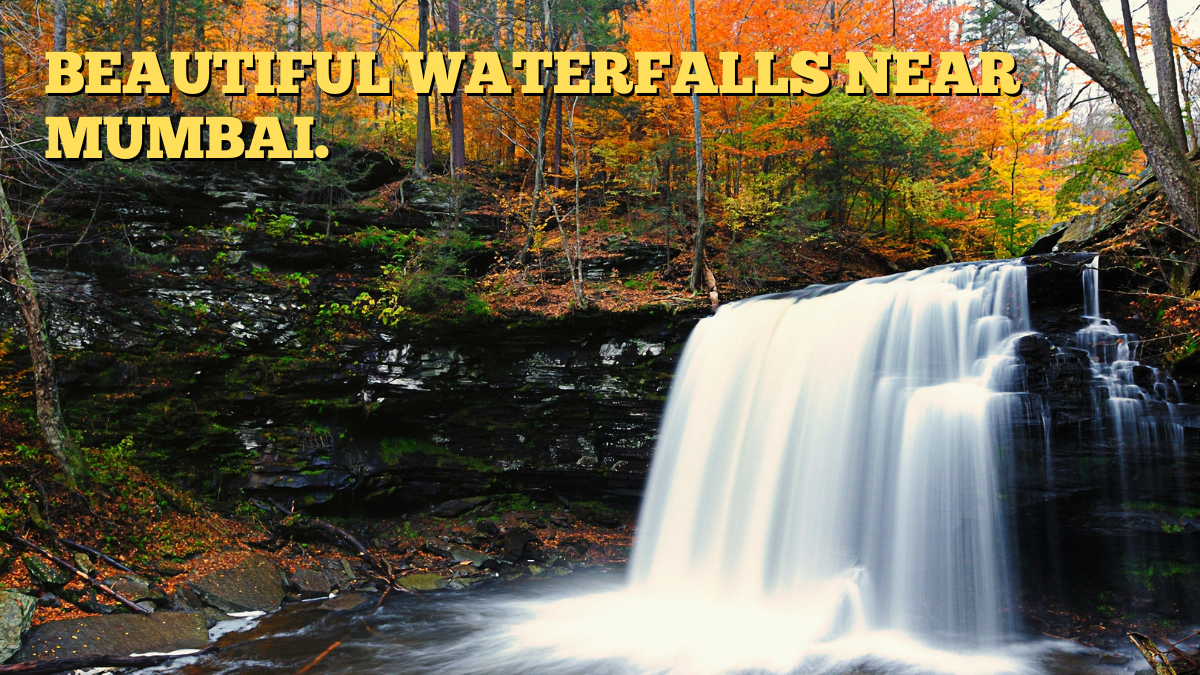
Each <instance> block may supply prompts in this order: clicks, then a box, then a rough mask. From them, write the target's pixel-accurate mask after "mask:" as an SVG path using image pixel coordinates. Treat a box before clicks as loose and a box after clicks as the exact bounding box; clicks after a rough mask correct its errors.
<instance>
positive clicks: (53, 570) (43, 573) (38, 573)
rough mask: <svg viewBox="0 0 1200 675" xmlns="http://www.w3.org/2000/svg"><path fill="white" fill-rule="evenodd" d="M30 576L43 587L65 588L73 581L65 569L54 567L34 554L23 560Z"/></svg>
mask: <svg viewBox="0 0 1200 675" xmlns="http://www.w3.org/2000/svg"><path fill="white" fill-rule="evenodd" d="M21 562H22V563H24V564H25V569H27V570H29V576H31V577H33V579H34V581H36V582H37V583H38V584H40V585H41V586H43V587H55V586H64V585H66V583H67V582H68V581H70V580H71V575H70V574H69V573H68V572H67V571H66V570H64V569H62V568H60V567H58V566H56V565H52V564H50V563H48V562H46V561H45V560H43V559H41V558H39V557H37V556H35V555H33V554H32V553H31V554H29V555H26V556H24V557H22V558H21Z"/></svg>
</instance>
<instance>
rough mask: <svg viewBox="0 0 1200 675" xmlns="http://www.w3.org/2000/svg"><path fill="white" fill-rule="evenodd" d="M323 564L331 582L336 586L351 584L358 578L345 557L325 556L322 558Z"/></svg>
mask: <svg viewBox="0 0 1200 675" xmlns="http://www.w3.org/2000/svg"><path fill="white" fill-rule="evenodd" d="M321 566H322V567H323V568H324V569H325V576H326V578H328V579H329V584H330V585H331V586H332V587H334V588H342V587H344V586H349V585H350V584H351V583H352V582H353V581H354V580H355V579H357V578H358V577H356V576H355V574H354V570H353V569H352V568H351V567H350V562H349V561H348V560H346V559H345V558H324V559H322V560H321Z"/></svg>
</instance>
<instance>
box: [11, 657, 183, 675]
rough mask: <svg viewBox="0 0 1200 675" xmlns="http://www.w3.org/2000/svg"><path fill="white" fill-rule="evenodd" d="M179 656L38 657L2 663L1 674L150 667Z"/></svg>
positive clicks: (48, 673)
mask: <svg viewBox="0 0 1200 675" xmlns="http://www.w3.org/2000/svg"><path fill="white" fill-rule="evenodd" d="M176 658H179V657H178V656H167V655H166V654H162V655H156V656H109V655H104V654H100V655H97V656H71V657H67V658H62V659H38V660H37V661H26V662H25V663H14V664H10V665H0V675H50V674H51V673H68V672H71V671H73V670H87V669H90V668H149V667H151V666H157V665H160V664H163V663H166V662H167V661H170V660H171V659H176Z"/></svg>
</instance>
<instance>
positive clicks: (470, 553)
mask: <svg viewBox="0 0 1200 675" xmlns="http://www.w3.org/2000/svg"><path fill="white" fill-rule="evenodd" d="M450 555H451V556H452V557H453V558H454V562H460V563H461V562H469V563H471V564H472V565H474V566H476V567H481V566H482V565H483V564H484V563H485V562H487V561H489V560H491V559H492V557H491V556H490V555H488V554H486V553H480V552H479V551H476V550H473V549H469V548H467V547H466V546H461V545H459V544H454V545H453V546H451V547H450Z"/></svg>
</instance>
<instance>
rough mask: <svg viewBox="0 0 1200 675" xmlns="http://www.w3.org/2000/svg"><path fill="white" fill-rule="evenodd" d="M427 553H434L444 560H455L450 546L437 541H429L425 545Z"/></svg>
mask: <svg viewBox="0 0 1200 675" xmlns="http://www.w3.org/2000/svg"><path fill="white" fill-rule="evenodd" d="M422 548H423V549H425V552H426V553H432V554H434V555H436V556H441V557H443V558H453V557H454V552H453V551H451V550H450V544H447V543H446V542H444V541H438V540H437V539H427V540H426V541H425V545H424V546H422Z"/></svg>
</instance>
